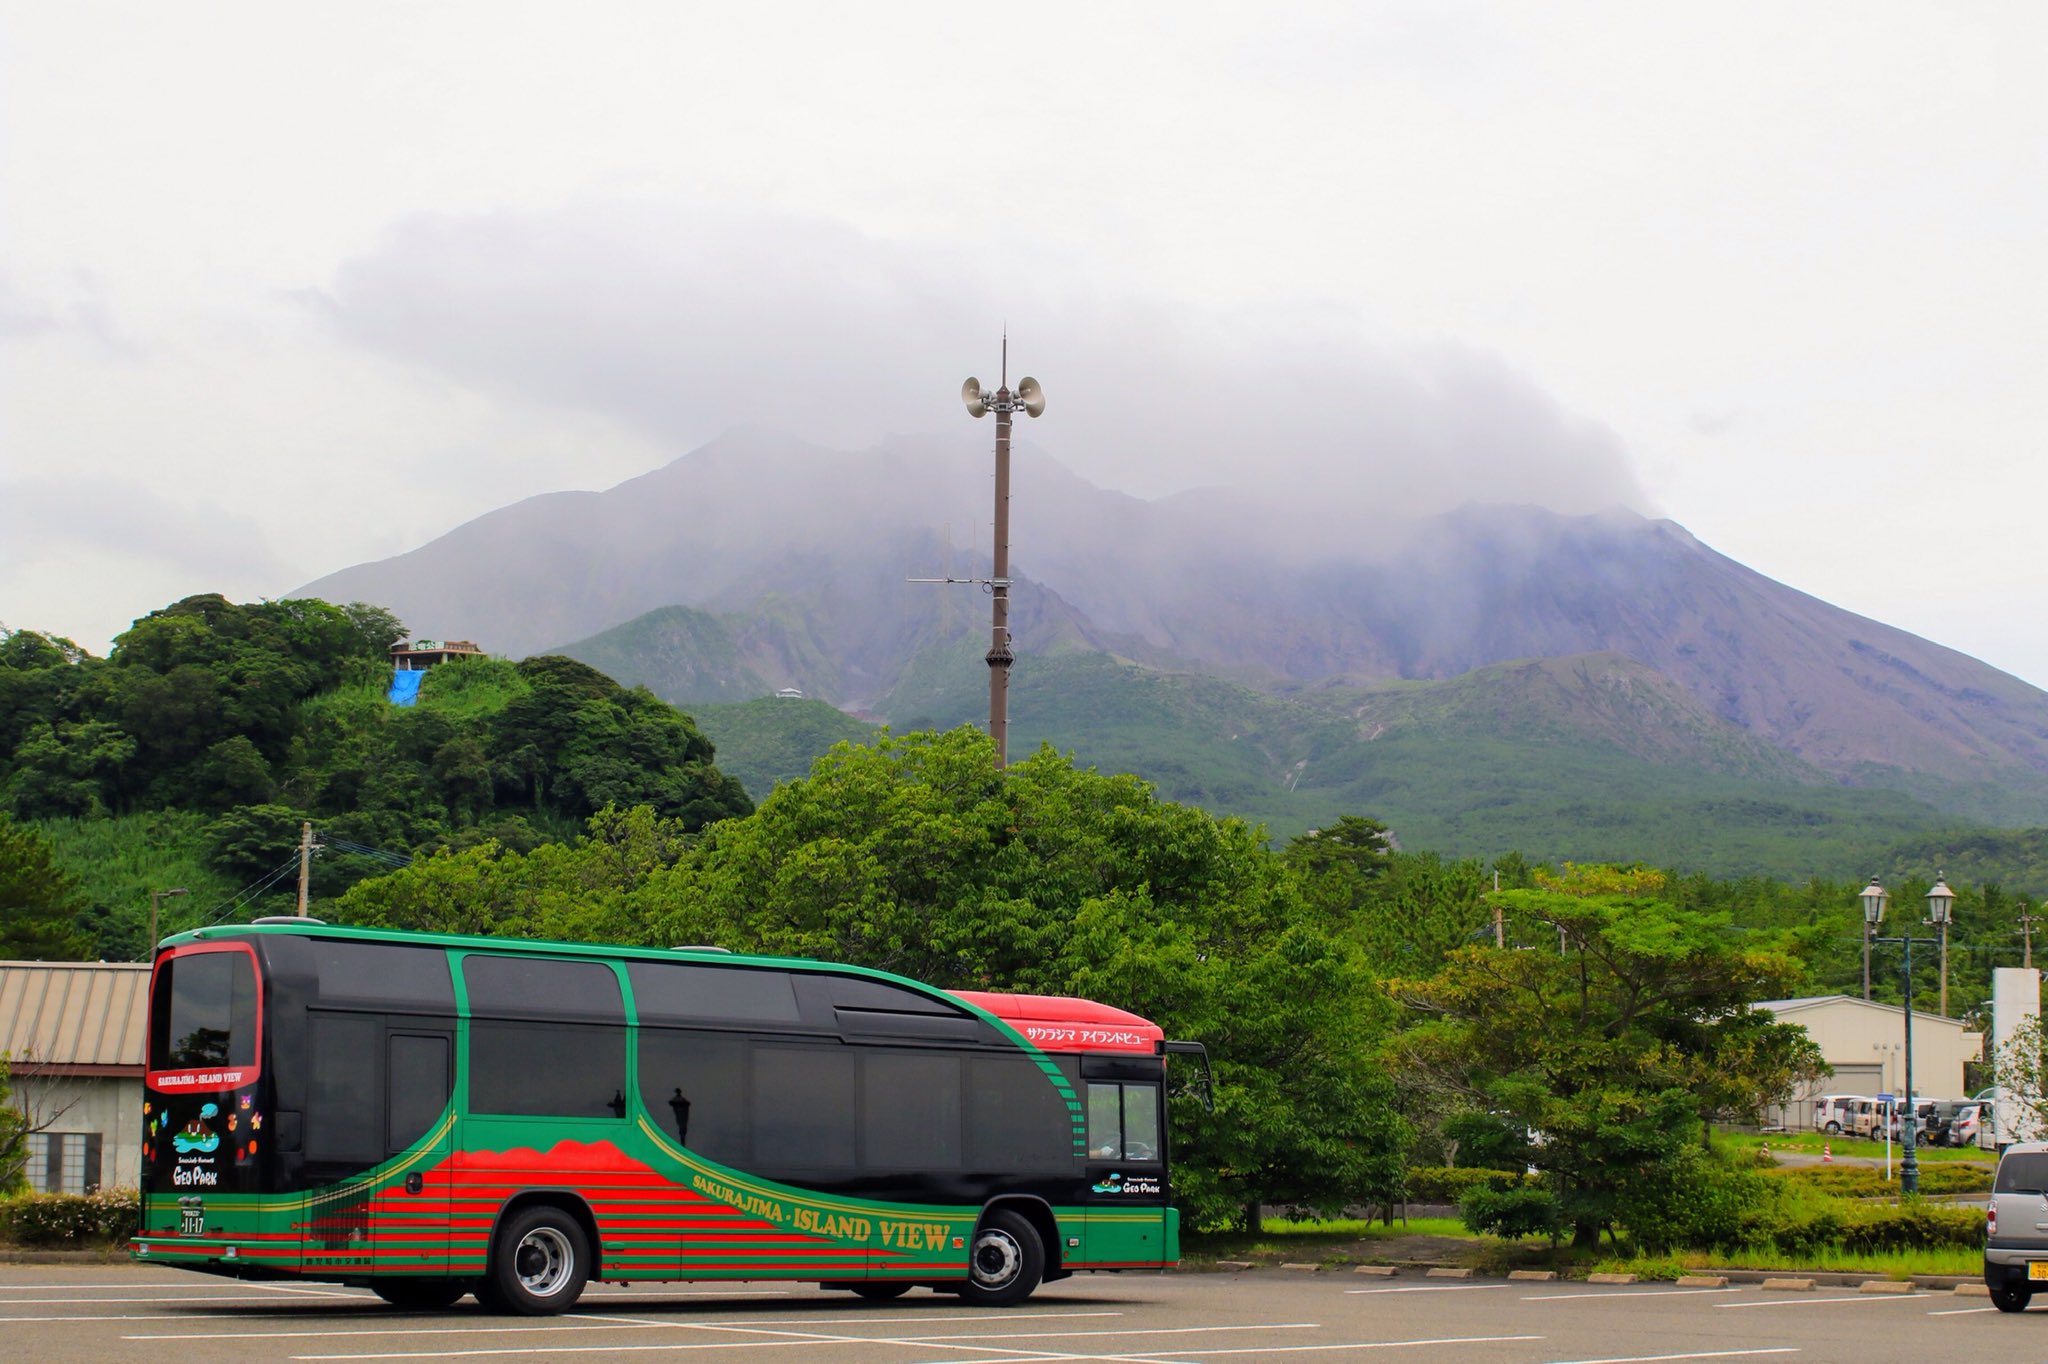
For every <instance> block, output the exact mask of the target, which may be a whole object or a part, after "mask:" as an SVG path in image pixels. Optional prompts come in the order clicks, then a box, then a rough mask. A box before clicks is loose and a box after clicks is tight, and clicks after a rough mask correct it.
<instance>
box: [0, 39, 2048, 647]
mask: <svg viewBox="0 0 2048 1364" xmlns="http://www.w3.org/2000/svg"><path fill="white" fill-rule="evenodd" d="M316 9H317V11H318V12H317V13H316V12H314V11H315V10H316ZM2044 51H2048V7H2044V6H2042V5H2041V4H2040V3H2038V0H2028V2H2025V3H2004V4H2000V3H1967V2H1959V3H1945V4H1941V5H1917V4H1901V3H1888V2H1887V0H1857V3H1850V4H1839V5H1837V4H1822V3H1794V4H1786V3H1784V0H1774V2H1773V3H1764V4H1744V3H1722V4H1716V5H1677V4H1659V3H1643V2H1642V0H1628V2H1627V3H1614V4H1573V3H1547V4H1542V5H1530V4H1519V3H1505V2H1503V3H1459V2H1458V0H1428V2H1427V3H1415V4H1394V3H1386V4H1373V3H1346V4H1330V5H1306V4H1303V5H1273V4H1265V5H1260V6H1256V7H1254V6H1249V5H1231V6H1216V5H1205V4H1192V3H1185V2H1183V3H1176V4H1170V5H1167V4H1162V5H1138V4H1119V5H1102V4H1089V5H1079V6H1066V5H1058V4H1053V5H1046V4H1038V5H1030V6H1015V7H1010V8H1008V9H1002V8H997V9H990V8H988V7H969V6H962V5H958V4H948V5H943V6H937V5H935V6H923V5H904V4H896V5H882V6H873V5H845V4H817V5H774V6H745V5H731V4H720V5H688V4H676V3H666V4H645V5H631V4H613V5H603V6H589V5H570V4H567V3H563V4H553V5H522V4H516V3H505V0H494V2H493V3H490V4H477V5H458V4H439V5H421V4H417V3H405V4H381V3H369V2H366V0H355V3H351V4H349V5H346V6H338V5H337V6H323V7H312V6H299V5H278V4H274V3H264V4H250V5H228V4H207V3H186V4H178V5H166V4H161V3H154V2H152V3H133V4H95V3H67V4H42V3H31V2H30V0H0V623H4V624H5V625H7V626H10V627H15V628H35V629H42V630H48V631H51V632H54V633H58V634H65V635H69V636H71V637H73V638H75V639H76V640H78V641H79V642H80V643H82V644H85V645H86V646H87V647H89V648H91V649H93V650H94V651H95V652H101V651H104V649H105V647H106V645H107V642H108V640H109V639H111V638H112V636H113V635H114V634H116V633H118V632H119V631H120V630H122V629H124V628H125V627H126V625H127V623H128V622H129V621H130V620H131V619H133V618H134V617H135V616H137V615H140V614H142V613H144V612H146V611H149V610H152V609H154V608H156V607H159V606H162V605H165V604H167V603H168V602H170V601H173V600H175V599H177V598H178V597H180V596H183V595H185V594H188V593H191V592H200V591H219V592H224V593H226V594H227V595H229V596H230V597H233V598H235V599H237V600H254V599H256V598H258V597H262V596H276V595H280V594H282V593H284V592H287V591H289V590H291V589H292V588H294V587H297V586H298V585H300V584H302V583H304V582H307V581H309V580H310V579H312V578H314V577H316V576H319V575H321V574H323V573H327V572H330V571H332V570H334V569H337V568H341V567H344V566H346V565H349V564H352V563H356V562H360V561H362V560H365V559H370V558H381V557H384V556H387V555H390V554H395V553H399V552H402V551H404V550H407V549H410V548H412V547H414V546H415V545H418V544H420V543H422V542H423V541H425V540H427V539H430V538H432V537H433V536H435V535H437V534H439V533H441V532H442V531H445V530H447V529H449V528H451V527H452V526H455V525H457V524H459V523H461V522H462V521H465V520H468V519H469V518H471V517H473V516H476V515H478V514H480V513H482V512H485V511H488V510H490V509H491V508H494V507H497V506H501V505H503V504H505V503H507V502H511V501H514V500H516V499H518V498H521V497H526V496H530V495H532V494H535V493H540V492H547V491H553V490H557V489H563V488H601V487H607V486H610V485H612V484H614V483H617V482H619V481H621V480H622V479H625V478H628V477H631V476H633V475H635V474H638V473H641V472H644V471H645V470H647V469H649V468H652V467H655V466H657V465H659V464H663V463H666V462H667V461H668V460H670V459H673V458H674V457H675V456H677V455H679V454H682V453H684V452H685V451H687V450H689V449H691V448H692V447H694V446H695V445H697V444H701V443H702V442H704V441H706V440H709V439H711V438H712V437H714V436H716V435H717V434H718V433H719V432H721V431H723V430H725V429H727V428H728V427H731V426H734V425H738V424H742V423H747V424H755V425H766V426H773V427H779V428H783V429H786V430H789V431H792V432H794V433H796V434H798V435H801V436H804V437H807V438H809V439H812V440H815V441H818V442H820V443H823V444H827V445H834V446H838V447H842V448H847V449H861V448H866V447H869V446H872V445H874V444H876V443H879V442H883V441H885V440H886V439H887V438H888V437H889V436H890V435H891V434H892V433H925V432H933V433H940V434H945V435H950V436H954V437H957V438H958V440H959V442H960V447H961V452H962V458H964V459H981V458H985V457H986V449H987V443H988V438H989V423H987V422H982V423H974V422H971V421H969V420H968V419H967V417H966V415H965V414H964V413H963V412H962V411H961V409H960V407H959V403H958V397H957V392H958V388H959V384H960V380H961V379H962V378H964V377H966V376H967V375H968V374H970V373H972V374H976V375H978V376H980V377H981V378H982V379H983V381H984V382H985V383H988V384H989V385H990V386H993V380H994V379H995V378H996V371H997V368H998V365H999V356H998V341H999V336H1000V332H1001V329H1002V328H1003V327H1004V326H1005V325H1007V326H1008V328H1009V331H1010V336H1011V343H1012V359H1011V375H1012V377H1013V378H1014V377H1016V376H1017V375H1019V374H1022V373H1025V372H1030V373H1033V374H1035V375H1036V376H1037V377H1038V378H1039V379H1040V380H1041V381H1042V382H1043V384H1044V386H1045V389H1046V392H1047V394H1048V397H1049V399H1050V402H1049V407H1048V411H1047V415H1046V417H1045V418H1044V419H1043V420H1042V421H1040V422H1038V423H1036V424H1034V426H1033V427H1032V429H1031V431H1030V435H1031V437H1032V439H1033V441H1034V442H1035V444H1036V445H1037V446H1038V447H1039V448H1041V449H1042V450H1043V451H1044V452H1045V453H1047V454H1049V455H1051V456H1052V457H1054V458H1057V459H1059V460H1060V461H1061V462H1063V463H1064V464H1066V465H1067V466H1068V467H1070V468H1071V469H1073V470H1074V471H1075V472H1076V473H1078V474H1080V475H1082V476H1083V477H1085V478H1088V479H1089V480H1091V481H1093V482H1095V483H1097V484H1100V485H1103V486H1106V487H1112V488H1119V489H1122V490H1124V491H1127V492H1131V493H1135V494H1138V495H1142V496H1157V495H1161V494H1164V493H1168V492H1172V491H1176V490H1179V489H1183V488H1187V487H1192V486H1199V485H1204V484H1213V483H1227V482H1233V481H1241V480H1252V479H1256V480H1262V481H1274V480H1282V479H1297V480H1298V479H1311V480H1315V481H1316V484H1317V486H1321V487H1325V488H1327V489H1329V490H1330V495H1331V496H1332V497H1334V498H1344V499H1350V500H1352V501H1353V502H1355V503H1356V504H1357V505H1359V506H1360V507H1361V508H1362V509H1363V508H1367V507H1377V506H1383V505H1389V504H1393V505H1400V506H1413V507H1416V508H1418V509H1426V508H1431V507H1436V506H1442V505H1447V504H1454V503H1458V502H1462V501H1466V500H1470V499H1478V500H1493V501H1531V502H1541V503H1545V504H1547V505H1551V506H1553V507H1556V508H1558V509H1560V510H1566V511H1582V510H1594V509H1598V508H1601V507H1605V506H1609V505H1616V504H1619V505H1624V506H1630V507H1634V508H1636V509H1638V510H1641V511H1644V512H1648V513H1651V514H1656V515H1664V516H1669V517H1672V518H1674V519H1675V520H1677V521H1679V522H1681V523H1683V524H1684V525H1685V526H1687V527H1688V528H1689V529H1690V530H1692V531H1693V532H1694V533H1695V534H1696V535H1698V536H1699V537H1700V538H1701V539H1702V540H1704V541H1706V542H1707V543H1708V544H1710V545H1712V546H1714V547H1715V548H1717V549H1719V550H1721V551H1723V552H1724V553H1727V554H1729V555H1731V556H1732V557H1734V558H1736V559H1738V560H1741V561H1742V562H1744V563H1747V564H1749V565H1751V566H1752V567H1754V568H1756V569H1758V570H1760V571H1762V572H1764V573H1766V574H1768V575H1770V576H1772V577H1774V578H1777V579H1779V580H1780V581H1782V582H1785V583H1787V584H1789V585H1791V586H1793V587H1796V588H1799V589H1802V590H1804V591H1807V592H1811V593H1813V594H1815V595H1817V596H1820V597H1822V598H1825V599H1826V600H1829V601H1832V602H1835V603H1838V604H1839V605H1842V606H1844V607H1847V608H1849V609H1851V610H1854V611H1858V612H1861V613H1863V614H1865V615H1868V616H1872V617H1875V618H1877V619H1880V620H1883V621H1886V622H1888V623H1891V624H1894V625H1898V626H1902V627H1904V628H1906V629H1909V630H1912V631H1914V632H1916V633H1919V634H1922V635H1925V636H1927V637H1929V638H1931V639H1934V640H1936V641H1938V642H1940V643H1944V644H1948V645H1951V646H1953V647H1956V648H1959V649H1962V650H1965V651H1966V652H1969V653H1972V654H1975V655H1976V656H1978V657H1980V658H1983V659H1985V660H1986V661H1988V662H1990V663H1992V664H1994V665H1996V666H1998V667H2001V668H2005V669H2007V670H2009V671H2011V672H2014V673H2017V674H2018V675H2020V676H2022V677H2025V678H2027V679H2028V680H2030V681H2032V682H2034V683H2036V684H2037V685H2038V684H2048V620H2044V617H2043V613H2042V612H2041V611H2040V610H2039V609H2038V598H2039V595H2040V594H2039V591H2038V585H2039V583H2040V581H2041V579H2042V577H2043V575H2044V573H2048V535H2043V534H2041V533H2039V532H2037V523H2038V522H2039V521H2040V519H2041V518H2040V517H2039V516H2038V515H2037V513H2036V505H2037V503H2039V502H2040V501H2041V500H2042V498H2043V495H2044V493H2048V467H2044V462H2043V460H2042V459H2041V458H2040V447H2041V433H2042V432H2043V431H2044V430H2048V383H2044V380H2043V375H2044V362H2048V266H2044V263H2043V261H2042V259H2041V253H2042V247H2043V243H2044V242H2048V81H2044V80H2043V79H2042V78H2041V75H2040V62H2041V54H2042V53H2043V52H2044ZM981 543H984V544H985V543H986V536H985V534H984V535H983V536H982V539H981ZM1027 549H1028V547H1024V546H1020V547H1019V556H1020V562H1021V561H1022V560H1023V559H1024V558H1026V557H1028V554H1027Z"/></svg>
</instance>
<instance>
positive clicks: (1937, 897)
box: [1862, 876, 1956, 1194]
mask: <svg viewBox="0 0 2048 1364" xmlns="http://www.w3.org/2000/svg"><path fill="white" fill-rule="evenodd" d="M1886 898H1887V897H1886V895H1885V893H1884V887H1883V886H1880V885H1879V884H1878V883H1877V878H1876V877H1874V876H1873V877H1871V878H1870V885H1869V886H1868V887H1867V888H1866V889H1865V890H1864V892H1863V895H1862V900H1863V921H1864V923H1865V924H1866V925H1871V924H1875V923H1876V922H1877V920H1878V919H1881V918H1883V917H1884V903H1885V900H1886ZM1955 899H1956V896H1955V892H1954V891H1952V890H1950V889H1949V888H1948V883H1947V882H1946V881H1945V880H1944V879H1942V878H1941V877H1939V876H1937V877H1936V878H1935V881H1934V888H1933V889H1932V890H1930V891H1928V892H1927V918H1926V922H1927V923H1930V924H1938V925H1940V927H1941V931H1942V936H1941V938H1940V939H1935V938H1916V937H1914V936H1913V935H1912V934H1910V933H1908V934H1905V935H1903V936H1901V937H1897V938H1872V939H1871V940H1870V941H1872V942H1880V943H1897V944H1898V945H1899V946H1900V947H1901V948H1902V949H1904V953H1903V960H1902V962H1901V966H1900V970H1901V974H1902V975H1903V976H1904V977H1905V986H1906V995H1905V1002H1906V1114H1905V1117H1904V1119H1903V1120H1902V1121H1901V1122H1900V1124H1899V1139H1900V1144H1901V1145H1903V1146H1904V1147H1905V1148H1906V1152H1905V1159H1904V1160H1903V1161H1901V1162H1900V1164H1899V1191H1900V1192H1901V1193H1908V1194H1916V1193H1919V1192H1920V1155H1919V1151H1920V1132H1919V1127H1920V1112H1919V1110H1918V1109H1917V1108H1915V1107H1914V1106H1913V1097H1914V1096H1913V944H1915V943H1922V944H1925V945H1926V946H1928V947H1933V946H1935V945H1937V943H1938V942H1939V943H1942V944H1945V943H1946V942H1947V939H1948V925H1949V919H1950V914H1951V910H1952V909H1953V907H1954V905H1955ZM1873 904H1874V905H1875V914H1874V917H1873V909H1872V906H1873Z"/></svg>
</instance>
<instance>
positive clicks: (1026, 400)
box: [1017, 374, 1045, 417]
mask: <svg viewBox="0 0 2048 1364" xmlns="http://www.w3.org/2000/svg"><path fill="white" fill-rule="evenodd" d="M1017 397H1018V399H1019V400H1020V401H1022V402H1023V404H1024V412H1025V415H1026V416H1031V417H1035V416H1037V415H1038V414H1039V413H1041V412H1043V411H1045V390H1044V389H1042V388H1040V387H1039V386H1038V380H1036V379H1034V378H1032V377H1031V376H1030V375H1028V374H1027V375H1025V376H1024V377H1023V378H1021V379H1019V380H1018V381H1017Z"/></svg>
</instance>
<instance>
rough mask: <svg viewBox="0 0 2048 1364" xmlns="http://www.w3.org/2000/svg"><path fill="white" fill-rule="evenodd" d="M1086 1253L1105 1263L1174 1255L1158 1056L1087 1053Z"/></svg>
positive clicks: (1084, 1067) (1157, 1260)
mask: <svg viewBox="0 0 2048 1364" xmlns="http://www.w3.org/2000/svg"><path fill="white" fill-rule="evenodd" d="M1081 1073H1082V1076H1083V1078H1084V1080H1085V1082H1086V1084H1087V1087H1088V1099H1087V1102H1088V1163H1087V1176H1088V1259H1089V1261H1091V1262H1092V1263H1094V1264H1098V1265H1102V1266H1104V1267H1112V1266H1136V1265H1146V1264H1154V1265H1156V1264H1159V1263H1162V1262H1163V1261H1165V1260H1167V1259H1169V1258H1171V1255H1172V1251H1171V1249H1170V1247H1169V1246H1168V1244H1167V1242H1168V1239H1169V1238H1168V1237H1167V1235H1166V1222H1167V1208H1166V1194H1167V1189H1166V1146H1165V1139H1164V1134H1165V1126H1164V1118H1165V1114H1164V1111H1163V1109H1162V1107H1161V1104H1162V1096H1161V1089H1162V1084H1161V1081H1162V1079H1163V1075H1162V1074H1161V1066H1160V1064H1159V1062H1157V1061H1150V1060H1146V1061H1140V1060H1126V1059H1123V1058H1117V1059H1114V1060H1112V1059H1109V1058H1096V1057H1090V1058H1086V1059H1084V1060H1083V1061H1082V1063H1081Z"/></svg>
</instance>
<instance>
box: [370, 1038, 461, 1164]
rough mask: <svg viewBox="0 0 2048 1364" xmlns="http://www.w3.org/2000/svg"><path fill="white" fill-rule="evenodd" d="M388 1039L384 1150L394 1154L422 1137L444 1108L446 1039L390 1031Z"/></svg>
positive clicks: (445, 1098)
mask: <svg viewBox="0 0 2048 1364" xmlns="http://www.w3.org/2000/svg"><path fill="white" fill-rule="evenodd" d="M389 1041H390V1047H391V1065H390V1067H389V1069H388V1072H387V1074H388V1078H389V1083H390V1102H389V1104H388V1105H387V1108H386V1111H387V1112H388V1113H389V1114H390V1124H391V1127H390V1132H389V1134H388V1136H387V1139H386V1142H385V1149H386V1150H387V1152H388V1153H390V1154H392V1155H396V1154H397V1153H399V1152H400V1151H403V1150H405V1149H406V1148H407V1147H409V1146H411V1145H412V1144H413V1143H414V1142H416V1141H418V1140H419V1139H420V1138H421V1137H424V1136H425V1135H426V1134H427V1132H428V1130H429V1129H431V1128H432V1127H433V1125H434V1124H435V1123H436V1122H438V1121H440V1118H441V1115H442V1114H443V1113H444V1112H446V1111H447V1109H448V1091H449V1076H448V1039H447V1038H445V1037H422V1036H419V1035H417V1034H412V1033H393V1034H391V1037H390V1039H389Z"/></svg>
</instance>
